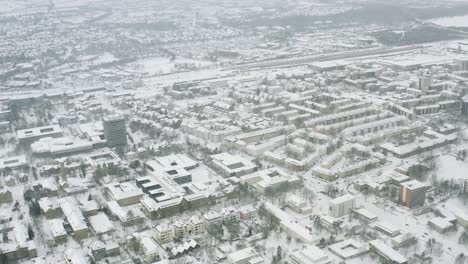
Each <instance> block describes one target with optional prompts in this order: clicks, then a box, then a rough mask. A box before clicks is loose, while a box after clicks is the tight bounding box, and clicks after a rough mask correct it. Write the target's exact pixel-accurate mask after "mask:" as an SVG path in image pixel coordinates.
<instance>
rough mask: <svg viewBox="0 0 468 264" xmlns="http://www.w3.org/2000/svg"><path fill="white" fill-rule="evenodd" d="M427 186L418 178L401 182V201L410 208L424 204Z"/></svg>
mask: <svg viewBox="0 0 468 264" xmlns="http://www.w3.org/2000/svg"><path fill="white" fill-rule="evenodd" d="M426 190H427V186H426V185H425V184H424V183H422V182H419V181H417V180H412V181H407V182H403V183H401V184H400V195H399V199H398V200H399V202H400V203H401V204H404V205H405V206H407V207H409V208H414V207H418V206H422V205H424V201H425V200H426Z"/></svg>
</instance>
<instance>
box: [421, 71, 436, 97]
mask: <svg viewBox="0 0 468 264" xmlns="http://www.w3.org/2000/svg"><path fill="white" fill-rule="evenodd" d="M433 85H434V81H433V77H432V73H427V72H426V73H424V74H422V75H421V76H419V82H418V88H419V90H421V91H422V93H423V95H425V94H426V93H427V91H428V90H429V88H430V87H431V86H433Z"/></svg>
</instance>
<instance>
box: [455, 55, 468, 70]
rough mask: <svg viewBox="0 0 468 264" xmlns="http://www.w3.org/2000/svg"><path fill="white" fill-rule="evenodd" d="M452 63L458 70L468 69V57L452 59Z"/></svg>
mask: <svg viewBox="0 0 468 264" xmlns="http://www.w3.org/2000/svg"><path fill="white" fill-rule="evenodd" d="M454 64H455V66H456V67H457V70H459V71H468V58H458V59H454Z"/></svg>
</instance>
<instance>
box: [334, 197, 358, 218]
mask: <svg viewBox="0 0 468 264" xmlns="http://www.w3.org/2000/svg"><path fill="white" fill-rule="evenodd" d="M354 206H355V198H354V196H352V195H350V194H346V195H343V196H341V197H338V198H335V199H333V200H331V201H330V206H329V212H330V215H331V216H333V217H342V216H344V215H347V214H349V213H351V212H352V211H353V209H354Z"/></svg>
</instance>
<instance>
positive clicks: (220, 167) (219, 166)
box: [211, 152, 257, 177]
mask: <svg viewBox="0 0 468 264" xmlns="http://www.w3.org/2000/svg"><path fill="white" fill-rule="evenodd" d="M211 163H212V165H213V167H214V169H215V170H217V171H218V172H220V173H221V174H222V175H223V176H224V177H233V176H235V177H240V176H243V175H246V174H249V173H252V172H255V171H256V170H257V166H256V165H255V164H253V163H252V162H251V161H249V160H247V159H245V158H243V157H241V156H238V155H232V154H229V153H227V152H224V153H220V154H216V155H212V156H211Z"/></svg>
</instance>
